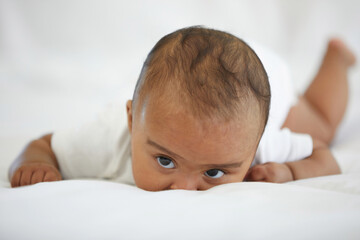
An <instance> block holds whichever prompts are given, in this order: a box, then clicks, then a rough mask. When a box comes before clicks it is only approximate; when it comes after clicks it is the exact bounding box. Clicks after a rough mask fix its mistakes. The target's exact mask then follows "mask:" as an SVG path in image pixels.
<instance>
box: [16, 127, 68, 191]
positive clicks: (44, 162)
mask: <svg viewBox="0 0 360 240" xmlns="http://www.w3.org/2000/svg"><path fill="white" fill-rule="evenodd" d="M51 136H52V134H48V135H45V136H43V137H41V138H39V139H37V140H34V141H32V142H30V143H29V144H28V145H27V146H26V147H25V149H24V150H23V152H22V153H21V154H20V155H19V156H18V157H17V158H16V159H15V161H14V162H13V163H12V164H11V166H10V169H9V179H10V182H11V186H12V187H19V186H24V185H30V184H35V183H38V182H48V181H58V180H61V179H62V177H61V174H60V171H59V165H58V162H57V160H56V157H55V154H54V152H53V151H52V149H51Z"/></svg>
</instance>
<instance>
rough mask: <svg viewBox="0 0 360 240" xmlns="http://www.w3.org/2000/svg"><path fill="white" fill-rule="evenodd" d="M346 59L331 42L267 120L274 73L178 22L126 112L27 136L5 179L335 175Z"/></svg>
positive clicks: (230, 43) (220, 36)
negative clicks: (305, 84)
mask: <svg viewBox="0 0 360 240" xmlns="http://www.w3.org/2000/svg"><path fill="white" fill-rule="evenodd" d="M354 63H355V57H354V55H353V54H352V53H351V51H350V50H349V49H348V48H347V47H346V46H345V45H344V44H343V43H342V42H341V41H340V40H337V39H333V40H331V41H330V42H329V44H328V49H327V52H326V55H325V57H324V60H323V62H322V65H321V67H320V69H319V72H318V73H317V75H316V77H315V79H314V80H313V82H312V83H311V85H310V86H309V88H308V89H307V90H306V92H305V94H304V95H303V96H302V97H300V98H299V99H298V101H297V103H296V104H294V105H293V106H290V105H289V107H288V108H287V109H286V110H285V111H283V112H284V113H283V114H284V119H283V120H281V121H280V122H279V123H278V125H276V124H273V123H271V121H272V120H271V117H272V114H271V113H272V112H271V111H273V110H274V111H275V110H276V108H277V106H273V105H272V106H271V107H272V108H274V109H271V111H270V99H271V92H272V93H273V92H274V91H273V89H274V87H273V86H275V85H276V83H273V81H278V79H271V78H270V79H268V75H267V72H266V71H265V68H264V66H263V64H262V62H261V61H260V59H259V58H258V56H257V55H256V54H255V52H254V51H253V50H252V48H250V47H249V46H248V45H247V44H246V43H245V42H243V41H242V40H240V39H238V38H237V37H235V36H233V35H231V34H229V33H225V32H222V31H217V30H212V29H206V28H203V27H190V28H185V29H180V30H178V31H175V32H173V33H171V34H169V35H167V36H165V37H163V38H162V39H161V40H160V41H159V42H158V43H157V44H156V45H155V47H154V48H153V49H152V50H151V52H150V53H149V55H148V57H147V59H146V61H145V63H144V65H143V68H142V71H141V74H140V77H139V79H138V82H137V84H136V88H135V92H134V96H133V100H132V101H131V100H129V101H128V102H127V104H126V110H127V111H126V113H127V115H126V113H125V111H122V110H121V109H120V108H118V107H117V106H116V107H115V108H112V109H110V110H109V111H108V112H107V113H106V114H105V115H103V116H102V117H100V118H98V119H97V120H96V121H94V122H92V123H89V124H87V125H84V126H82V127H81V128H79V129H74V130H70V131H62V132H61V131H59V132H55V133H54V134H48V135H45V136H43V137H42V138H40V139H37V140H34V141H32V142H31V143H30V144H29V145H28V146H27V147H26V148H25V149H24V151H23V152H22V153H21V154H20V156H19V157H18V158H17V159H16V160H15V161H14V163H13V164H12V165H11V167H10V170H9V178H10V181H11V186H12V187H18V186H24V185H30V184H35V183H39V182H47V181H57V180H61V179H63V178H64V179H71V178H90V177H93V178H103V179H110V180H115V181H118V182H123V183H130V184H136V185H137V186H138V187H139V188H142V189H144V190H149V191H159V190H167V189H187V190H206V189H209V188H211V187H213V186H216V185H220V184H225V183H233V182H241V181H266V182H277V183H282V182H287V181H292V180H297V179H302V178H310V177H316V176H322V175H329V174H338V173H340V169H339V166H338V164H337V162H336V160H335V159H334V157H333V155H332V154H331V152H330V150H329V148H328V144H329V143H330V142H331V140H332V139H333V136H334V134H335V132H336V129H337V127H338V125H339V123H340V121H341V119H342V117H343V115H344V112H345V109H346V105H347V95H348V86H347V71H348V69H349V67H350V66H351V65H353V64H354ZM269 80H270V83H269ZM278 85H279V84H278ZM281 86H282V85H281V84H280V87H281ZM270 87H271V91H270ZM283 91H284V92H285V91H286V89H285V88H284V89H283ZM273 97H274V96H273ZM280 102H281V101H280ZM283 102H284V103H287V99H283ZM119 109H120V110H119ZM269 111H270V115H269ZM275 117H276V116H275ZM268 119H269V121H268ZM126 121H127V126H128V130H127V129H125V130H124V128H126V127H124V126H123V125H126V123H125V122H126ZM267 123H268V125H267ZM130 136H131V137H130Z"/></svg>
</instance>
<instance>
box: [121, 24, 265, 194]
mask: <svg viewBox="0 0 360 240" xmlns="http://www.w3.org/2000/svg"><path fill="white" fill-rule="evenodd" d="M269 104H270V86H269V82H268V78H267V74H266V72H265V70H264V67H263V65H262V63H261V61H260V60H259V58H258V57H257V56H256V54H255V53H254V51H253V50H252V49H251V48H250V47H249V46H248V45H247V44H245V43H244V42H243V41H241V40H240V39H238V38H236V37H235V36H233V35H231V34H228V33H225V32H221V31H216V30H211V29H205V28H201V27H191V28H185V29H180V30H178V31H176V32H173V33H171V34H169V35H167V36H165V37H163V38H162V39H161V40H160V41H159V42H158V43H157V44H156V45H155V47H154V48H153V49H152V50H151V52H150V53H149V55H148V57H147V59H146V61H145V63H144V66H143V68H142V71H141V74H140V77H139V80H138V82H137V85H136V88H135V92H134V96H133V101H128V103H127V112H128V124H129V129H130V132H131V149H132V166H133V175H134V179H135V182H136V185H137V186H138V187H140V188H142V189H145V190H150V191H158V190H165V189H189V190H205V189H209V188H211V187H213V186H216V185H219V184H224V183H231V182H241V181H243V179H244V176H245V174H246V173H247V171H248V169H249V167H250V165H251V162H252V161H253V159H254V156H255V153H256V149H257V146H258V143H259V141H260V138H261V136H262V133H263V131H264V128H265V125H266V122H267V118H268V114H269Z"/></svg>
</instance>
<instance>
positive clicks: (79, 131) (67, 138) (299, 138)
mask: <svg viewBox="0 0 360 240" xmlns="http://www.w3.org/2000/svg"><path fill="white" fill-rule="evenodd" d="M251 46H252V47H253V48H254V50H255V52H256V53H257V54H258V56H259V58H260V59H261V60H262V61H263V64H264V67H265V69H266V71H267V74H268V76H269V82H270V86H271V91H272V96H273V97H272V98H273V100H272V101H271V106H270V113H269V121H268V125H267V127H266V130H265V132H264V134H263V136H262V139H261V141H260V144H259V147H258V150H257V152H256V156H255V159H254V161H253V163H252V165H256V164H260V163H266V162H270V161H271V162H279V163H284V162H286V161H296V160H300V159H303V158H305V157H308V156H310V155H311V153H312V139H311V137H310V136H309V135H307V134H297V133H292V132H290V131H289V130H288V129H280V128H281V126H282V124H283V121H284V120H285V118H286V116H287V113H288V112H289V109H290V107H291V106H292V105H293V104H294V102H295V100H296V97H295V93H294V90H293V89H292V88H291V84H290V82H291V79H290V77H289V74H288V70H287V67H286V64H285V63H284V62H283V61H281V60H280V59H279V57H277V56H276V55H275V54H274V53H272V52H270V51H268V50H266V49H264V48H262V47H260V46H258V45H255V44H252V45H251ZM125 113H126V111H125V103H122V104H112V105H110V106H108V108H107V109H106V110H105V111H104V112H103V113H102V114H101V115H100V116H98V117H97V118H96V119H94V120H93V121H91V122H89V123H87V124H85V125H83V126H80V127H78V128H75V129H70V130H64V131H55V133H54V135H53V137H52V142H51V146H52V149H53V150H54V153H55V155H56V158H57V160H58V163H59V166H60V170H61V173H62V175H63V176H64V178H65V179H74V178H92V177H93V178H104V179H109V180H114V181H118V182H122V183H129V184H134V180H133V176H132V170H131V153H130V136H129V132H128V130H127V121H126V119H127V118H126V114H125Z"/></svg>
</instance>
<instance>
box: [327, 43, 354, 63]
mask: <svg viewBox="0 0 360 240" xmlns="http://www.w3.org/2000/svg"><path fill="white" fill-rule="evenodd" d="M328 53H329V54H331V55H332V56H337V57H338V58H339V60H341V61H342V62H343V63H345V65H346V66H347V67H350V66H352V65H354V64H355V62H356V57H355V55H354V53H353V52H352V51H351V50H350V49H349V48H348V47H347V46H346V44H345V43H344V42H343V41H342V40H340V39H338V38H333V39H331V40H330V41H329V43H328Z"/></svg>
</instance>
